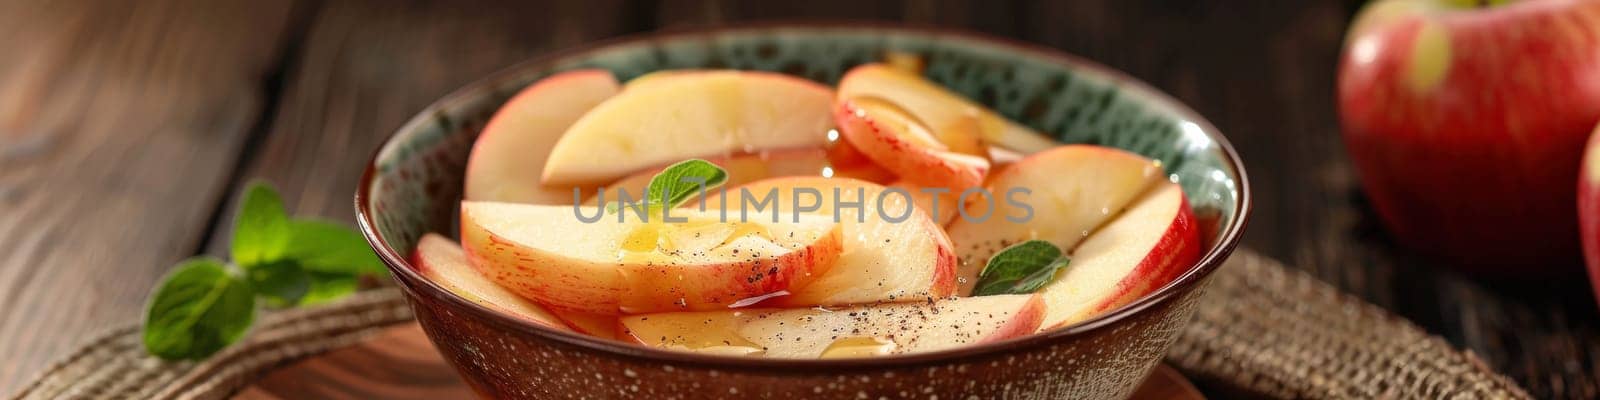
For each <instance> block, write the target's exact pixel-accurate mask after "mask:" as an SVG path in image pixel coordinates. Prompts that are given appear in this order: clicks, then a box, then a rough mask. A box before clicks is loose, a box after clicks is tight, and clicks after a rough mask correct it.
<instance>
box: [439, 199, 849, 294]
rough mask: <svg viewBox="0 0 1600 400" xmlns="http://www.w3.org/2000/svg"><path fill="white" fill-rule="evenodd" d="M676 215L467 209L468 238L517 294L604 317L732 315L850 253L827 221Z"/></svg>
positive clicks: (503, 206) (506, 206)
mask: <svg viewBox="0 0 1600 400" xmlns="http://www.w3.org/2000/svg"><path fill="white" fill-rule="evenodd" d="M580 215H582V216H597V217H598V219H597V220H594V221H592V222H585V221H583V220H580V219H579V218H580ZM669 216H670V218H674V219H677V218H684V219H685V221H683V222H677V221H674V222H662V217H661V216H660V215H656V216H654V217H653V218H654V219H655V220H654V221H652V222H642V221H640V220H639V217H638V216H637V215H635V214H634V213H633V212H631V211H628V210H622V211H621V212H619V213H616V214H609V215H608V214H605V213H604V211H602V210H600V209H597V208H593V207H576V206H548V205H529V204H515V203H492V202H473V201H467V202H462V204H461V232H462V233H461V237H462V242H463V243H464V244H465V245H466V247H467V249H468V251H469V252H470V254H472V256H473V257H474V261H476V262H477V263H476V264H477V265H478V267H479V268H480V269H482V270H483V271H484V274H485V275H487V276H488V277H489V278H490V279H492V280H494V281H495V282H497V283H499V284H500V285H502V286H505V287H506V288H507V289H510V290H511V291H512V292H514V293H517V294H519V295H522V296H523V297H527V298H531V299H534V300H536V301H538V302H540V303H543V304H548V305H550V306H553V307H558V308H564V309H569V310H576V311H582V312H587V313H596V314H617V313H619V312H624V313H641V312H655V311H682V310H706V309H718V308H723V307H727V306H729V305H732V304H735V303H738V302H740V301H743V300H745V299H748V298H754V297H761V296H765V295H769V294H772V293H777V292H782V291H785V290H789V289H791V288H792V287H796V286H798V285H802V284H804V283H805V281H806V280H808V279H810V277H811V275H813V274H819V275H820V274H823V273H825V272H827V270H828V268H829V267H831V266H832V265H833V261H834V260H835V259H837V258H838V257H839V253H840V251H841V247H842V246H841V238H840V228H839V224H838V223H835V222H833V221H832V219H831V218H828V217H826V216H818V215H798V216H795V218H793V219H790V218H789V217H790V216H788V215H784V216H783V218H782V219H781V220H780V222H776V223H769V222H767V221H768V220H770V218H768V217H767V216H766V215H765V214H757V215H754V216H749V217H748V219H747V220H746V221H738V220H737V219H736V218H730V219H729V221H728V222H721V221H719V220H718V215H717V213H715V212H704V211H696V210H693V209H677V210H673V211H671V212H670V214H669ZM585 218H587V217H585ZM618 219H625V220H624V221H618Z"/></svg>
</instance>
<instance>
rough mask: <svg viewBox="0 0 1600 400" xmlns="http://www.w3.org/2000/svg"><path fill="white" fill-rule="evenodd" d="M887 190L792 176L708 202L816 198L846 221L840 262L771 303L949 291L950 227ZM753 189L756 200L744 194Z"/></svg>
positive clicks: (887, 298)
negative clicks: (947, 227)
mask: <svg viewBox="0 0 1600 400" xmlns="http://www.w3.org/2000/svg"><path fill="white" fill-rule="evenodd" d="M886 191H887V188H885V187H883V186H881V185H878V184H874V183H871V182H865V181H860V180H855V179H848V178H823V177H788V178H774V179H766V180H761V181H757V182H754V183H751V184H748V185H744V186H740V187H736V188H730V189H728V191H727V194H726V195H725V196H724V195H721V194H718V195H716V196H712V197H711V198H710V199H708V200H707V203H708V204H710V205H712V206H715V207H727V208H728V209H729V210H738V209H740V208H746V209H748V208H751V204H752V203H758V202H760V201H763V200H766V197H767V196H771V202H772V207H775V208H776V209H778V210H780V211H781V212H784V213H789V212H791V211H794V210H798V209H801V208H810V207H809V206H815V209H814V210H811V211H809V212H813V213H817V214H821V215H829V216H832V217H834V218H836V219H830V220H833V221H838V222H839V223H840V225H841V230H842V237H843V246H844V249H843V252H842V253H841V254H840V255H839V258H838V261H836V262H835V263H834V265H833V268H831V269H828V270H827V271H826V272H822V273H820V274H818V276H817V278H816V280H814V281H812V282H811V283H810V284H807V285H805V286H803V287H800V288H798V289H797V290H790V291H789V294H788V295H787V296H779V297H774V298H772V299H771V300H769V301H768V302H767V303H763V304H764V305H772V306H778V307H791V306H795V307H798V306H835V305H845V304H870V303H881V302H921V301H928V300H930V299H940V298H945V297H949V296H950V295H951V294H953V293H954V291H955V287H956V284H955V268H956V265H955V262H956V258H955V251H954V249H952V248H951V246H950V240H949V238H948V237H947V236H945V233H944V229H942V228H940V226H939V224H937V223H934V221H933V220H932V219H930V218H929V216H928V215H927V214H926V213H923V212H918V211H917V210H916V209H915V208H914V207H915V206H914V205H913V204H912V203H911V200H910V199H908V197H909V196H902V195H897V194H893V193H888V194H885V192H886ZM747 193H748V195H749V196H750V199H751V200H750V201H745V200H744V198H743V197H744V196H745V195H746V194H747ZM880 198H881V199H882V200H881V201H880V200H879V199H880ZM741 203H743V204H741ZM730 212H731V211H730Z"/></svg>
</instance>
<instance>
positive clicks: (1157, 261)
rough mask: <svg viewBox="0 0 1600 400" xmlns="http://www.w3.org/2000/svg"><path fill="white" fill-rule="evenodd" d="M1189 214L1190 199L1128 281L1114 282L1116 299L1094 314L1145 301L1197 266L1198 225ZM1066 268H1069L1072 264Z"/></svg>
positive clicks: (1114, 296)
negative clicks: (1147, 295) (1141, 300)
mask: <svg viewBox="0 0 1600 400" xmlns="http://www.w3.org/2000/svg"><path fill="white" fill-rule="evenodd" d="M1190 210H1191V208H1189V198H1188V197H1184V199H1183V203H1182V206H1180V207H1179V208H1178V216H1177V217H1176V218H1173V219H1172V224H1171V225H1168V226H1167V232H1166V233H1164V234H1162V235H1161V240H1160V241H1158V242H1156V245H1155V247H1153V248H1151V249H1150V253H1148V254H1146V255H1145V256H1144V260H1141V261H1139V265H1138V266H1136V267H1133V271H1132V272H1129V273H1128V277H1129V279H1123V280H1122V281H1120V282H1117V289H1116V294H1115V295H1112V296H1111V297H1107V298H1106V299H1104V300H1101V301H1100V304H1097V305H1095V306H1094V308H1093V311H1092V312H1093V313H1095V314H1099V313H1103V312H1106V311H1109V310H1111V309H1113V308H1117V307H1122V306H1123V305H1124V304H1128V303H1131V302H1133V301H1134V300H1137V299H1139V298H1140V297H1144V295H1146V294H1149V293H1150V292H1154V291H1155V290H1156V289H1160V288H1161V287H1162V286H1165V285H1166V284H1167V283H1169V282H1172V280H1173V279H1177V278H1178V275H1182V274H1183V271H1186V270H1188V269H1189V267H1190V266H1193V265H1195V264H1196V263H1199V262H1200V248H1201V247H1202V242H1201V241H1200V229H1199V226H1200V225H1199V223H1198V222H1197V220H1196V219H1195V217H1194V212H1193V211H1190ZM1067 268H1072V266H1071V264H1068V266H1067Z"/></svg>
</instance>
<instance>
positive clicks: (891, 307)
mask: <svg viewBox="0 0 1600 400" xmlns="http://www.w3.org/2000/svg"><path fill="white" fill-rule="evenodd" d="M1045 311H1046V310H1045V306H1044V304H1043V302H1042V301H1041V300H1040V297H1039V296H1037V295H999V296H983V297H967V298H952V299H946V300H941V301H937V302H921V303H894V304H875V305H866V306H854V307H847V308H841V309H817V308H796V309H747V310H736V311H730V310H724V311H708V312H684V313H662V314H648V315H633V316H626V317H623V318H622V326H623V329H624V331H625V337H624V340H630V339H631V340H633V341H635V342H638V343H641V344H644V345H646V346H651V347H659V348H668V349H678V350H688V351H694V352H702V353H711V354H725V355H744V356H757V357H771V358H800V359H814V358H851V357H871V356H880V355H890V354H908V353H922V352H930V351H938V350H944V349H951V348H956V347H961V346H970V345H975V344H982V343H988V342H994V341H999V340H1004V339H1009V338H1013V337H1018V336H1022V335H1027V334H1030V333H1033V332H1034V331H1035V330H1036V329H1038V327H1039V324H1040V321H1041V318H1042V317H1043V316H1044V313H1045Z"/></svg>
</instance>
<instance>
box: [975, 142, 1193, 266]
mask: <svg viewBox="0 0 1600 400" xmlns="http://www.w3.org/2000/svg"><path fill="white" fill-rule="evenodd" d="M1163 178H1165V174H1163V173H1162V170H1161V166H1160V165H1158V164H1156V163H1155V162H1153V161H1151V160H1150V159H1147V158H1144V157H1141V156H1139V155H1137V154H1133V153H1129V152H1126V151H1122V150H1118V149H1113V148H1109V147H1102V146H1090V145H1068V146H1060V147H1057V148H1054V149H1051V150H1047V151H1044V152H1040V153H1036V154H1033V155H1030V156H1027V157H1026V158H1023V159H1022V160H1018V161H1017V162H1016V163H1015V164H1013V165H1011V166H1010V167H1009V168H1006V169H1005V170H1004V171H1001V172H1000V173H997V174H995V175H994V177H993V178H991V179H990V181H989V184H988V185H987V188H988V189H989V192H990V193H993V196H994V198H984V197H979V196H977V195H973V196H969V197H968V198H967V199H966V205H965V207H966V208H965V214H964V215H965V216H963V217H958V218H956V219H955V221H953V222H951V223H950V228H949V232H950V240H951V242H953V243H955V246H956V250H957V251H959V252H961V258H960V270H959V272H958V275H957V276H958V277H959V279H958V280H959V281H960V282H961V293H963V294H968V293H971V291H972V285H973V284H975V283H977V277H978V273H979V272H981V271H982V270H983V267H984V265H985V264H986V263H987V262H988V260H989V257H990V256H993V255H994V254H995V253H997V252H999V251H1000V250H1003V249H1005V248H1006V247H1008V246H1011V245H1013V244H1017V243H1020V242H1023V241H1027V240H1031V239H1039V240H1044V241H1048V242H1050V243H1052V244H1055V245H1056V246H1057V247H1060V248H1062V249H1072V248H1073V247H1075V246H1077V245H1078V242H1080V241H1082V240H1083V239H1084V238H1086V237H1088V236H1089V234H1090V233H1091V232H1093V231H1094V230H1095V229H1096V228H1098V227H1100V225H1101V224H1104V223H1105V222H1106V221H1108V220H1110V219H1111V218H1112V217H1114V216H1116V214H1117V213H1118V212H1120V211H1121V210H1122V209H1123V208H1124V207H1126V206H1128V205H1129V204H1131V203H1132V202H1133V200H1134V199H1135V198H1136V197H1138V196H1139V194H1140V193H1143V192H1144V191H1145V190H1146V188H1149V187H1150V186H1151V185H1153V184H1154V183H1155V182H1158V181H1161V180H1162V179H1163ZM1019 190H1027V191H1028V193H1025V194H1024V193H1022V192H1020V191H1019ZM991 207H992V211H991ZM1029 209H1031V212H1030V211H1029ZM1030 214H1031V215H1030ZM985 216H987V218H983V217H985ZM1013 219H1017V220H1020V222H1016V221H1013Z"/></svg>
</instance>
